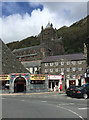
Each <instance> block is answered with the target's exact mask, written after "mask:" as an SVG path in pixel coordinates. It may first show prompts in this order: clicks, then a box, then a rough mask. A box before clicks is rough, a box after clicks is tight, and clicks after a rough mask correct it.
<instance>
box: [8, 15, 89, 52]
mask: <svg viewBox="0 0 89 120" xmlns="http://www.w3.org/2000/svg"><path fill="white" fill-rule="evenodd" d="M87 20H89V16H87V17H86V18H84V19H82V20H80V21H78V22H76V23H74V24H72V25H71V26H70V27H66V26H64V27H62V28H60V29H58V30H57V35H58V37H60V36H62V38H63V43H64V49H65V53H77V52H83V43H84V42H85V43H86V41H87ZM39 44H40V38H39V37H36V36H35V37H33V36H31V37H28V38H26V39H24V40H22V41H20V42H19V41H17V42H12V43H8V44H7V46H8V47H9V48H10V49H11V50H13V49H18V48H24V47H30V46H35V45H39Z"/></svg>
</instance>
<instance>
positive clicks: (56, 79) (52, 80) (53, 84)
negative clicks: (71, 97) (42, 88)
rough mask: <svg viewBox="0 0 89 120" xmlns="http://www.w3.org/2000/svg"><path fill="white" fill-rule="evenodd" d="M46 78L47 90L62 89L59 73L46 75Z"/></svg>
mask: <svg viewBox="0 0 89 120" xmlns="http://www.w3.org/2000/svg"><path fill="white" fill-rule="evenodd" d="M48 80H49V91H60V90H61V89H62V80H61V76H60V75H48ZM60 88H61V89H60Z"/></svg>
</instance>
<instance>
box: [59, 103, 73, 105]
mask: <svg viewBox="0 0 89 120" xmlns="http://www.w3.org/2000/svg"><path fill="white" fill-rule="evenodd" d="M59 105H74V103H63V104H59Z"/></svg>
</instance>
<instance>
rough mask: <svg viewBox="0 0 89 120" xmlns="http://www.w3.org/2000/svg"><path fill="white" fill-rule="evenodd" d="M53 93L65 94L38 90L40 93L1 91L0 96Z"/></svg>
mask: <svg viewBox="0 0 89 120" xmlns="http://www.w3.org/2000/svg"><path fill="white" fill-rule="evenodd" d="M53 93H59V94H65V92H63V91H60V92H40V93H2V94H0V96H9V95H32V94H53Z"/></svg>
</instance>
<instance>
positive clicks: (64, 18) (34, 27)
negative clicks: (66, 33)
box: [0, 3, 87, 43]
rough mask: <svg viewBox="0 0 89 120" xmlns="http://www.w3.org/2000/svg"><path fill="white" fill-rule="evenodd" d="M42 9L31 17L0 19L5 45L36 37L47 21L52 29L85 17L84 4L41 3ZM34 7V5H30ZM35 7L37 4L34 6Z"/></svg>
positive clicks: (34, 11) (11, 16)
mask: <svg viewBox="0 0 89 120" xmlns="http://www.w3.org/2000/svg"><path fill="white" fill-rule="evenodd" d="M41 4H42V5H43V6H44V9H43V10H42V11H40V9H36V10H33V11H32V13H31V16H30V15H29V14H28V13H26V14H24V16H21V15H20V14H13V15H10V16H8V17H3V18H2V20H1V18H0V28H1V25H2V30H1V29H0V36H1V38H2V39H3V41H4V42H5V43H8V42H12V41H17V40H22V39H24V38H26V37H29V36H32V35H38V34H39V33H40V31H41V26H42V25H43V26H44V27H45V26H46V25H47V23H48V21H50V22H52V23H53V26H54V28H55V27H56V28H57V29H58V28H60V27H61V26H63V25H67V26H69V25H71V24H72V23H73V22H75V21H77V20H79V19H81V18H83V17H85V16H86V15H87V4H86V3H80V4H79V3H41ZM32 5H34V3H32ZM35 5H36V6H37V5H38V4H35ZM1 33H2V34H1Z"/></svg>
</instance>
